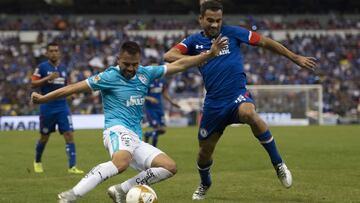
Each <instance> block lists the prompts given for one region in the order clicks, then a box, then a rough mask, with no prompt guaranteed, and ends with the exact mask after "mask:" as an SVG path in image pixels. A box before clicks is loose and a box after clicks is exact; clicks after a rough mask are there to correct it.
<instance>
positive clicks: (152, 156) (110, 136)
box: [31, 37, 226, 203]
mask: <svg viewBox="0 0 360 203" xmlns="http://www.w3.org/2000/svg"><path fill="white" fill-rule="evenodd" d="M225 46H226V41H225V40H221V39H220V37H218V38H217V39H216V40H215V41H214V42H213V45H212V46H211V49H210V50H209V51H208V52H206V53H204V54H201V55H197V56H189V57H187V58H184V59H181V60H178V61H176V62H174V63H170V64H167V65H162V66H146V67H142V66H139V63H140V52H141V51H140V47H139V46H138V45H137V44H136V43H135V42H125V43H124V44H123V45H122V47H121V50H120V54H119V58H118V61H117V63H118V65H117V66H110V67H109V68H108V69H107V70H106V71H104V72H102V73H100V74H97V75H94V76H92V77H90V78H88V79H87V80H84V81H81V82H78V83H75V84H72V85H69V86H66V87H64V88H60V89H58V90H56V91H53V92H50V93H48V94H46V95H44V96H43V95H40V94H38V93H35V92H34V93H32V95H31V99H32V101H33V102H34V103H44V102H48V101H51V100H54V99H56V98H60V97H65V96H68V95H71V94H73V93H77V92H83V91H91V90H94V91H96V90H100V91H101V95H102V99H103V108H104V114H105V130H104V133H103V140H104V146H105V148H106V149H107V150H108V152H109V154H110V156H111V158H112V160H111V161H108V162H104V163H102V164H99V165H97V166H95V167H94V168H93V169H92V170H91V171H90V172H89V173H88V174H87V175H86V176H85V177H84V178H83V179H82V180H81V181H80V182H79V183H78V184H77V185H75V187H73V188H72V189H70V190H68V191H65V192H62V193H60V194H59V195H58V197H59V202H75V201H76V199H78V198H79V197H81V196H83V195H85V194H86V193H87V192H89V191H90V190H91V189H93V188H95V187H96V186H97V185H98V184H100V183H101V182H103V181H105V180H106V179H108V178H110V177H112V176H115V175H117V174H119V173H122V172H123V171H125V170H126V169H127V168H128V167H129V166H131V167H133V168H134V169H137V170H139V171H140V173H139V174H138V175H136V176H135V177H133V178H130V179H129V180H127V181H125V182H123V183H121V184H118V185H114V186H111V187H110V188H109V189H108V194H109V196H110V197H111V198H112V199H113V201H114V202H117V203H119V202H125V197H126V193H127V192H128V191H129V189H130V188H131V187H133V186H134V185H137V184H147V185H150V184H154V183H157V182H159V181H162V180H165V179H167V178H169V177H171V176H173V175H174V174H175V173H176V170H177V169H176V164H175V162H174V161H173V160H172V159H171V158H170V157H169V156H167V155H166V154H165V153H163V152H162V151H161V150H159V149H157V148H155V147H154V146H152V145H150V144H147V143H145V142H143V141H142V140H141V137H142V132H141V120H142V118H143V105H144V102H145V96H146V95H147V92H148V89H149V85H150V84H151V83H152V82H153V81H154V80H155V79H157V78H160V77H162V76H163V75H171V74H174V73H177V72H180V71H184V70H187V69H188V68H191V67H193V66H195V65H198V64H200V63H203V62H205V61H206V60H209V61H211V60H213V59H212V58H213V57H215V56H216V55H217V54H218V53H219V52H220V50H221V49H222V48H224V47H225Z"/></svg>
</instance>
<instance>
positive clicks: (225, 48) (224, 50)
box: [211, 36, 230, 56]
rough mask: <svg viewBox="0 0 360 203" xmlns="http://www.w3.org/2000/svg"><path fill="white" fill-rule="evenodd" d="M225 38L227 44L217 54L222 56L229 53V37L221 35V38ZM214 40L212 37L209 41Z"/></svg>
mask: <svg viewBox="0 0 360 203" xmlns="http://www.w3.org/2000/svg"><path fill="white" fill-rule="evenodd" d="M224 39H225V40H226V42H227V45H226V46H225V47H224V48H222V49H221V51H220V52H219V54H218V56H222V55H226V54H230V49H229V43H230V42H229V38H228V37H226V36H223V37H221V40H224ZM214 41H215V39H212V40H211V42H212V43H213V42H214Z"/></svg>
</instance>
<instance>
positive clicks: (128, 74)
mask: <svg viewBox="0 0 360 203" xmlns="http://www.w3.org/2000/svg"><path fill="white" fill-rule="evenodd" d="M120 70H121V71H120V72H121V75H122V76H124V78H126V79H128V80H130V79H131V78H133V77H134V76H135V74H136V71H131V72H130V71H127V69H120Z"/></svg>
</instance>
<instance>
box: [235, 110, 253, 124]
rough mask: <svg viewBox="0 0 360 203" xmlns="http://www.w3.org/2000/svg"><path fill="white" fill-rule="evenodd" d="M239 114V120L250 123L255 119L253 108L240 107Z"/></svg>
mask: <svg viewBox="0 0 360 203" xmlns="http://www.w3.org/2000/svg"><path fill="white" fill-rule="evenodd" d="M239 114H240V119H241V121H243V122H244V123H248V124H250V123H252V122H254V121H255V120H256V112H255V110H254V109H242V110H240V112H239Z"/></svg>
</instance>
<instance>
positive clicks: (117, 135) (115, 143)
mask: <svg viewBox="0 0 360 203" xmlns="http://www.w3.org/2000/svg"><path fill="white" fill-rule="evenodd" d="M103 143H104V147H105V148H106V149H107V150H108V152H109V155H110V157H113V154H114V153H116V152H117V151H120V150H125V151H128V152H129V153H130V154H131V156H133V154H134V151H135V149H136V148H137V147H138V145H139V144H140V143H141V141H140V139H139V138H138V136H137V135H136V134H135V133H134V132H132V131H130V130H128V129H127V128H125V127H123V126H120V125H117V126H113V127H111V128H108V129H106V130H104V132H103Z"/></svg>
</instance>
